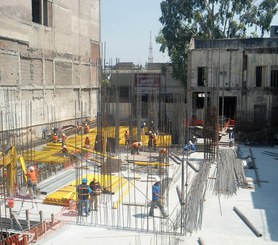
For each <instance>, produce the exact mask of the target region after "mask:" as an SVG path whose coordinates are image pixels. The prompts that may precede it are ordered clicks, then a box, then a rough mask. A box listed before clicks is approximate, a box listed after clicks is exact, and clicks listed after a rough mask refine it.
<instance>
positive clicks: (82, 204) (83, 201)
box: [77, 178, 92, 216]
mask: <svg viewBox="0 0 278 245" xmlns="http://www.w3.org/2000/svg"><path fill="white" fill-rule="evenodd" d="M91 193H92V189H91V188H90V186H88V185H87V179H86V178H84V179H83V180H82V184H80V185H78V186H77V195H78V214H79V215H80V216H88V215H89V195H90V194H91Z"/></svg>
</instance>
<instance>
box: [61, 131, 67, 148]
mask: <svg viewBox="0 0 278 245" xmlns="http://www.w3.org/2000/svg"><path fill="white" fill-rule="evenodd" d="M66 143H67V136H66V134H64V133H63V134H62V147H64V146H65V145H66Z"/></svg>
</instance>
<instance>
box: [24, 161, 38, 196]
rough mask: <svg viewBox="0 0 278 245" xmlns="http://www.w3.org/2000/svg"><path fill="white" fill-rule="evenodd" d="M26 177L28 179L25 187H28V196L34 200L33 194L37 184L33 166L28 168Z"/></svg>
mask: <svg viewBox="0 0 278 245" xmlns="http://www.w3.org/2000/svg"><path fill="white" fill-rule="evenodd" d="M26 175H27V177H28V181H27V187H28V192H29V196H30V197H31V198H34V196H35V194H37V183H38V179H37V174H36V172H35V168H34V167H33V166H31V167H29V168H28V170H27V173H26Z"/></svg>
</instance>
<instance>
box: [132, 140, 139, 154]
mask: <svg viewBox="0 0 278 245" xmlns="http://www.w3.org/2000/svg"><path fill="white" fill-rule="evenodd" d="M141 146H142V142H139V141H138V140H136V141H134V142H133V143H132V144H131V146H130V148H131V155H135V154H137V155H139V148H140V147H141Z"/></svg>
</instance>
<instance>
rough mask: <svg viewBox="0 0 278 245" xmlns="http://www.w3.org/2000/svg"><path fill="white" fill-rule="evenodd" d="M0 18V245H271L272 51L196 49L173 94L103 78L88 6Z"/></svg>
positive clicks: (159, 77) (141, 76) (42, 8)
mask: <svg viewBox="0 0 278 245" xmlns="http://www.w3.org/2000/svg"><path fill="white" fill-rule="evenodd" d="M16 10H18V11H16ZM15 12H16V13H17V14H14V13H15ZM0 13H1V18H0V64H1V66H0V84H1V86H0V100H1V103H0V105H1V106H0V108H1V110H0V141H1V149H0V207H1V208H0V217H1V220H0V229H1V230H0V245H12V244H17V245H27V244H62V243H67V244H76V243H80V244H102V245H103V244H111V243H113V244H114V245H117V244H134V245H139V244H149V245H155V244H156V245H157V244H159V245H160V244H161V245H164V244H165V245H166V244H171V245H174V244H175V245H176V244H177V245H178V244H180V245H182V244H200V245H205V244H214V245H218V244H219V245H220V244H221V245H222V244H231V245H233V244H236V245H237V244H246V243H249V244H255V245H256V244H258V245H259V244H277V242H278V232H277V226H278V216H277V212H276V210H277V207H276V206H277V205H276V204H277V202H278V195H277V192H276V191H275V190H276V188H277V184H278V182H277V173H278V165H277V160H278V148H277V143H278V136H277V131H275V130H277V122H278V121H277V120H278V117H277V103H278V100H277V98H278V96H277V87H278V82H277V81H278V73H277V65H278V64H277V45H278V44H277V42H278V41H277V40H278V38H277V37H272V38H270V39H268V40H263V39H262V40H260V41H256V40H255V41H254V40H247V41H246V42H242V43H243V44H241V43H240V42H239V41H238V42H234V43H232V42H228V41H226V40H224V41H223V43H221V42H219V41H216V42H215V43H214V42H213V41H212V40H211V42H202V41H198V40H197V41H196V43H195V49H194V48H192V52H191V53H190V62H189V65H188V67H187V68H185V69H187V70H188V84H187V86H184V85H183V84H182V83H181V81H178V80H176V79H174V78H173V76H172V66H171V64H163V63H152V62H149V63H148V64H147V65H146V67H142V66H139V65H137V66H136V65H134V64H132V63H129V62H122V63H121V62H117V63H116V65H113V64H112V63H111V64H110V62H108V65H107V60H106V57H105V48H104V47H102V46H101V43H100V21H99V18H100V2H99V0H91V1H84V3H83V2H82V4H81V1H62V0H57V1H50V0H34V1H32V3H31V4H27V2H26V3H25V2H24V3H23V2H20V3H19V1H8V0H4V1H1V3H0ZM69 26H71V28H69ZM65 40H66V41H65ZM68 40H71V41H70V42H69V41H68ZM219 43H220V44H219ZM231 43H232V44H231ZM246 43H247V44H248V45H249V44H250V43H251V44H252V45H253V43H255V44H256V45H258V43H260V44H259V45H265V48H262V49H260V48H259V47H258V46H256V47H253V46H252V45H251V44H250V45H251V46H252V48H253V49H252V48H250V46H248V45H246ZM218 44H219V46H217V45H218ZM209 45H211V46H209ZM225 45H227V46H225ZM229 45H234V46H233V47H234V48H235V49H236V52H237V54H236V55H234V54H235V52H234V50H233V49H230V48H229V47H228V46H229ZM235 45H239V46H240V48H238V47H237V46H235ZM244 45H245V46H244ZM270 45H272V46H270ZM150 46H151V45H150ZM224 46H225V47H224ZM223 47H224V48H223ZM266 47H267V48H266ZM204 50H205V51H204ZM248 52H249V53H248ZM204 57H205V58H204ZM213 57H214V58H213ZM254 57H255V58H254ZM220 58H221V60H220ZM216 59H218V60H217V62H212V61H215V60H216ZM248 59H249V61H252V62H253V63H252V62H247V60H248ZM239 60H240V62H239ZM201 61H202V62H201ZM256 62H257V63H256ZM201 63H202V64H201ZM264 63H267V64H269V65H268V67H264V66H263V65H264ZM247 64H249V66H247ZM250 64H251V65H250ZM212 65H214V66H216V67H213V66H212ZM200 66H201V67H200ZM251 66H252V67H251ZM254 67H257V68H258V67H259V69H256V68H254ZM234 68H236V69H238V70H236V69H235V70H233V69H234ZM254 70H256V72H257V73H256V74H257V75H256V78H254V77H252V76H251V75H249V76H247V75H246V74H251V73H252V74H253V73H255V72H254ZM266 71H269V72H268V73H266ZM248 72H250V73H248ZM238 74H240V75H238ZM266 74H268V75H266ZM246 77H247V78H248V79H249V80H247V81H245V80H244V79H246ZM256 79H257V80H258V79H259V80H260V81H257V80H256ZM206 81H207V82H206ZM254 81H257V82H254ZM221 83H222V84H221ZM252 83H256V85H254V84H252ZM258 84H259V85H260V86H257V85H258ZM253 85H254V86H253ZM193 146H194V147H193ZM91 183H93V185H92V187H89V186H90V184H91ZM95 183H99V184H98V185H99V187H98V190H97V192H96V193H97V194H95V192H93V191H94V188H95ZM158 186H159V187H158ZM82 188H83V189H82ZM84 188H85V190H86V191H85V192H83V191H84ZM158 189H159V194H154V193H155V191H157V190H158ZM82 195H84V196H85V198H84V199H83V197H82ZM157 197H158V199H157ZM158 200H159V201H158Z"/></svg>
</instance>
